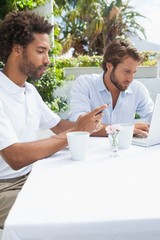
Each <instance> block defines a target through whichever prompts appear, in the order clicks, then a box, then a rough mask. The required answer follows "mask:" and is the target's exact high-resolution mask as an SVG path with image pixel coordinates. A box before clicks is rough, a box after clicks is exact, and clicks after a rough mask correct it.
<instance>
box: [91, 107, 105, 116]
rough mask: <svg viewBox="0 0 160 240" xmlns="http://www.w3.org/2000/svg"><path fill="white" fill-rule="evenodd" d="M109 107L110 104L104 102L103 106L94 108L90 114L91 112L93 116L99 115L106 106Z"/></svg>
mask: <svg viewBox="0 0 160 240" xmlns="http://www.w3.org/2000/svg"><path fill="white" fill-rule="evenodd" d="M107 107H108V105H107V104H104V105H102V106H100V107H98V108H96V109H94V110H93V111H91V112H90V114H91V115H92V116H98V115H99V114H101V113H102V111H103V110H104V109H105V108H107Z"/></svg>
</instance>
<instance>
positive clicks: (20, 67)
mask: <svg viewBox="0 0 160 240" xmlns="http://www.w3.org/2000/svg"><path fill="white" fill-rule="evenodd" d="M52 27H53V26H52V25H51V24H50V23H49V22H48V21H47V20H45V18H44V17H42V16H39V15H37V14H35V13H33V12H30V11H22V12H11V13H9V14H8V15H7V16H6V18H5V19H4V20H3V21H2V22H1V23H0V61H2V62H3V63H4V64H5V66H4V68H3V70H2V71H1V72H0V228H3V226H4V221H5V219H6V217H7V215H8V212H9V210H10V208H11V206H12V205H13V203H14V201H15V199H16V196H17V194H18V193H19V191H20V190H21V188H22V186H23V184H24V183H25V180H26V178H27V176H28V174H29V173H30V171H31V169H32V164H33V163H34V162H35V161H37V160H39V159H44V158H46V157H48V156H50V155H51V154H54V153H56V152H57V151H59V150H61V149H62V148H64V147H66V146H67V139H66V132H69V131H88V132H89V133H90V134H91V133H92V132H93V131H96V130H97V129H98V125H99V124H98V123H99V121H100V120H101V118H102V114H99V115H97V113H98V112H99V111H100V110H102V109H105V108H106V105H103V106H101V107H98V108H96V109H95V110H93V111H92V112H89V113H87V114H86V115H84V116H82V117H80V118H79V119H78V120H77V122H76V123H73V122H69V121H65V120H61V119H60V117H59V116H58V115H56V114H55V113H53V112H52V111H51V110H50V109H49V108H48V107H47V105H46V104H45V103H44V102H43V100H42V98H41V96H40V95H39V94H38V92H37V90H36V89H35V87H34V86H33V85H32V84H30V83H27V82H26V80H27V79H28V77H31V78H32V79H39V78H40V77H41V76H42V74H43V73H44V72H45V70H46V69H47V66H48V65H49V63H50V61H49V55H48V52H49V50H50V41H49V34H50V33H51V31H52ZM39 129H51V130H52V131H53V132H54V133H55V135H53V136H52V137H50V138H47V139H43V140H37V132H38V130H39Z"/></svg>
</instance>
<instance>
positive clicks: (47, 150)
mask: <svg viewBox="0 0 160 240" xmlns="http://www.w3.org/2000/svg"><path fill="white" fill-rule="evenodd" d="M66 146H67V139H66V134H65V133H62V134H59V135H55V136H53V137H50V138H47V139H43V140H38V141H34V142H26V143H15V144H13V145H11V146H9V147H7V148H5V149H3V150H2V151H1V155H2V157H3V158H4V159H5V160H6V162H7V163H8V164H9V165H10V167H11V168H13V169H14V170H18V169H20V168H22V167H25V166H27V165H30V164H32V163H34V162H36V161H37V160H39V159H42V158H46V157H48V156H50V155H52V154H54V153H56V152H57V151H59V150H61V149H62V148H64V147H66Z"/></svg>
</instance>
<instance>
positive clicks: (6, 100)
mask: <svg viewBox="0 0 160 240" xmlns="http://www.w3.org/2000/svg"><path fill="white" fill-rule="evenodd" d="M60 120H61V119H60V117H59V116H58V115H56V114H55V113H53V111H51V110H50V109H49V108H48V107H47V105H46V104H45V103H44V102H43V100H42V98H41V96H40V95H39V93H38V92H37V90H36V88H35V87H34V86H33V85H32V84H30V83H26V84H25V87H19V86H18V85H16V84H14V83H13V82H12V81H11V80H10V79H9V78H7V77H6V76H5V75H4V74H3V73H2V72H0V151H1V150H2V149H4V148H6V147H8V146H10V145H12V144H14V143H17V142H30V141H34V140H36V139H37V131H38V130H39V129H40V128H41V129H49V128H52V127H54V126H56V125H57V124H58V123H59V121H60ZM31 167H32V166H31V165H30V166H27V167H24V168H22V169H20V170H18V171H14V170H13V169H11V168H10V166H9V165H8V164H7V163H6V162H5V160H4V159H3V158H2V157H1V156H0V179H5V178H14V177H18V176H22V175H24V174H26V173H28V172H29V171H30V170H31Z"/></svg>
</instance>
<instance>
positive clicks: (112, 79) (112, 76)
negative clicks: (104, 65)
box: [110, 69, 127, 91]
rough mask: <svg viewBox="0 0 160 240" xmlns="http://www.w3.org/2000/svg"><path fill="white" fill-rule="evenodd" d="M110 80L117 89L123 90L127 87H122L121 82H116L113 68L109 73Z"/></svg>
mask: <svg viewBox="0 0 160 240" xmlns="http://www.w3.org/2000/svg"><path fill="white" fill-rule="evenodd" d="M110 81H111V82H112V83H113V84H114V86H115V87H116V88H117V89H118V90H119V91H125V90H126V89H127V87H123V86H122V85H121V84H119V83H118V81H117V79H116V78H115V69H113V70H112V72H111V74H110Z"/></svg>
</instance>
